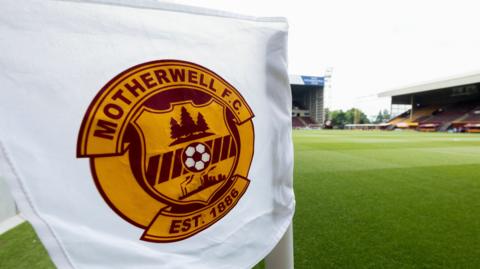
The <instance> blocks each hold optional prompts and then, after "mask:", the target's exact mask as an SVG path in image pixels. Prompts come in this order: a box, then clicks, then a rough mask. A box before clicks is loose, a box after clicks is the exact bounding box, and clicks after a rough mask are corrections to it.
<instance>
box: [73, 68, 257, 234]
mask: <svg viewBox="0 0 480 269" xmlns="http://www.w3.org/2000/svg"><path fill="white" fill-rule="evenodd" d="M253 116H254V115H253V112H252V111H251V109H250V107H249V106H248V104H247V103H246V102H245V100H244V98H243V97H242V96H241V94H240V93H239V92H238V91H237V90H236V89H235V88H234V87H233V86H232V85H230V84H229V83H228V82H226V81H225V80H224V79H222V78H221V77H220V76H218V75H217V74H215V73H214V72H212V71H210V70H208V69H206V68H205V67H202V66H200V65H197V64H194V63H190V62H184V61H177V60H160V61H153V62H148V63H144V64H140V65H137V66H134V67H132V68H130V69H128V70H126V71H124V72H123V73H121V74H119V75H117V76H116V77H115V78H113V79H112V80H110V81H109V82H108V83H107V84H106V85H105V86H104V87H103V88H102V89H101V90H100V92H99V93H98V94H97V96H96V97H95V99H94V100H93V101H92V102H91V104H90V106H89V108H88V110H87V112H86V114H85V116H84V119H83V122H82V125H81V129H80V133H79V137H78V143H77V157H79V158H89V159H90V169H91V172H92V175H93V179H94V181H95V184H96V186H97V189H98V191H99V192H100V194H101V195H102V197H103V199H104V200H105V201H106V203H107V204H108V205H109V206H110V208H112V209H113V210H114V211H115V212H116V213H117V214H118V215H119V216H121V217H122V218H123V219H125V220H126V221H128V222H129V223H131V224H133V225H135V226H137V227H140V228H142V229H144V230H145V231H144V233H143V235H142V237H141V240H145V241H151V242H175V241H179V240H184V239H186V238H189V237H191V236H193V235H195V234H197V233H199V232H201V231H203V230H205V229H207V228H209V227H210V226H212V225H213V224H214V223H215V222H217V221H219V220H220V219H221V218H223V217H224V216H225V215H226V214H228V213H229V212H230V211H231V210H232V209H233V208H234V207H235V205H236V204H237V203H238V201H239V200H240V199H241V198H242V195H243V194H244V193H245V191H246V190H247V188H248V185H249V182H250V181H249V180H248V179H247V176H248V171H249V168H250V164H251V161H252V158H253V145H254V129H253V124H252V118H253Z"/></svg>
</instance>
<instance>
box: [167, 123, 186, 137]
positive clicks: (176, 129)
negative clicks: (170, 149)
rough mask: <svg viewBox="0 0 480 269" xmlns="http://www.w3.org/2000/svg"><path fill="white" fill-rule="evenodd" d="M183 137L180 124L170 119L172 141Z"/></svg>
mask: <svg viewBox="0 0 480 269" xmlns="http://www.w3.org/2000/svg"><path fill="white" fill-rule="evenodd" d="M182 135H183V130H182V127H181V126H180V125H179V124H178V122H177V121H176V120H175V119H174V118H171V119H170V137H171V138H172V139H177V138H179V137H181V136H182Z"/></svg>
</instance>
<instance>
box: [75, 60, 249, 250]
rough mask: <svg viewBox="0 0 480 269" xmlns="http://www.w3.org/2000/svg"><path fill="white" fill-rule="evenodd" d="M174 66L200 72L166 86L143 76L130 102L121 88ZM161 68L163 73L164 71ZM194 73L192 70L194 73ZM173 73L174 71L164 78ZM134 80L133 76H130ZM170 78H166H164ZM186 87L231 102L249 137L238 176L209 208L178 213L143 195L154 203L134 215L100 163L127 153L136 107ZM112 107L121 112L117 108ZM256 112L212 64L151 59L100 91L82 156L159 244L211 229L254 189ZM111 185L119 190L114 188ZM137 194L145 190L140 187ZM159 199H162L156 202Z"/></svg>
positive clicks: (85, 128)
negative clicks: (128, 130)
mask: <svg viewBox="0 0 480 269" xmlns="http://www.w3.org/2000/svg"><path fill="white" fill-rule="evenodd" d="M155 68H158V69H155ZM168 68H172V69H173V68H180V69H182V68H184V69H185V70H191V73H196V75H197V77H196V79H195V80H193V79H191V76H188V77H187V76H184V78H183V79H182V80H176V81H173V79H172V77H171V78H170V82H169V83H165V85H161V84H162V83H161V82H162V80H161V79H160V80H158V79H157V81H156V82H157V85H156V86H152V87H148V86H149V84H148V83H149V79H147V80H141V79H139V78H138V76H137V77H136V78H137V81H136V82H139V81H140V82H143V85H142V86H143V91H138V95H137V96H134V98H133V99H134V100H135V101H133V100H128V101H129V102H130V103H129V104H127V103H128V102H126V101H125V100H126V97H125V95H122V94H121V93H120V95H118V92H119V91H120V92H121V91H122V89H123V90H125V85H126V83H128V82H132V81H133V82H135V81H134V79H135V75H138V73H139V72H144V73H145V74H146V73H148V72H155V70H156V71H158V72H160V71H162V70H163V71H165V72H167V70H168ZM186 72H188V71H186ZM160 73H161V74H163V72H160ZM151 74H153V73H151ZM188 74H189V75H190V73H188ZM157 75H158V74H157ZM152 76H153V75H152ZM198 76H200V77H201V78H203V79H204V80H203V83H202V81H199V78H198ZM167 77H168V76H166V77H164V78H167ZM157 78H158V77H157ZM129 79H131V80H130V81H129ZM165 81H166V80H164V81H163V82H165ZM150 82H151V81H150ZM121 83H124V84H121ZM140 84H142V83H140ZM199 84H200V85H199ZM119 85H120V86H119ZM130 85H131V84H130ZM133 85H135V83H133ZM150 85H152V84H150ZM137 86H138V85H137ZM185 86H189V87H192V88H194V89H197V90H200V91H203V92H205V93H208V94H209V95H211V96H212V98H214V99H216V100H218V101H219V102H223V104H224V105H225V106H228V107H229V108H230V109H231V110H232V111H233V112H234V113H233V114H234V115H233V116H234V117H235V118H234V122H235V124H237V126H238V127H239V128H240V139H243V140H242V143H241V144H242V146H241V148H239V149H238V150H239V151H240V154H239V162H240V164H241V165H240V166H241V167H239V168H237V170H236V171H235V173H234V174H233V175H232V177H231V178H230V179H229V180H232V184H231V186H230V187H229V188H228V189H227V190H225V191H224V192H223V193H221V196H219V197H218V199H216V200H215V201H214V202H212V203H211V204H208V205H206V206H205V207H204V208H200V209H195V210H194V211H192V212H189V213H188V214H185V213H175V212H174V210H172V208H171V207H170V206H169V205H166V204H162V203H161V202H159V201H157V200H155V199H149V198H147V197H142V199H143V200H144V201H148V202H149V205H150V206H149V208H148V213H145V212H142V214H144V215H143V216H135V217H132V216H131V215H129V214H132V213H131V212H127V213H126V212H125V210H124V209H120V208H119V206H118V204H117V203H118V201H116V200H115V199H114V198H112V197H113V196H116V195H117V194H116V193H118V192H119V190H118V189H116V188H117V187H112V185H111V184H110V183H109V181H111V179H108V176H105V173H104V172H102V173H99V171H98V169H99V165H100V164H102V163H103V162H105V160H108V159H109V158H111V159H113V158H121V156H122V154H125V152H126V151H127V148H124V145H123V144H122V141H121V140H122V139H123V136H124V135H125V133H124V131H125V129H126V126H127V125H128V124H129V120H131V119H132V117H133V116H134V115H135V112H136V111H138V110H139V109H140V108H141V107H142V105H143V104H144V103H145V102H146V100H148V98H150V97H152V96H154V95H155V94H157V93H158V92H159V91H161V90H162V89H172V88H175V87H185ZM122 87H123V88H122ZM147 88H148V89H147ZM114 91H116V93H117V96H116V98H115V93H113V95H112V92H114ZM130 93H131V94H133V95H135V93H137V91H130ZM112 96H113V97H112ZM121 97H123V98H124V99H122V98H121ZM137 98H138V99H137ZM112 99H113V100H115V102H112ZM122 100H123V103H124V105H125V104H127V105H125V106H124V108H123V109H121V110H120V109H119V108H118V107H120V105H119V103H121V101H122ZM109 104H110V106H109ZM132 104H133V105H132ZM115 106H118V107H115ZM132 107H133V108H132ZM120 108H121V107H120ZM112 111H116V112H115V113H113V112H112ZM129 116H130V118H129ZM109 117H110V118H109ZM253 117H254V114H253V112H252V111H251V109H250V107H249V106H248V104H247V103H246V101H245V100H244V98H243V97H242V95H241V94H240V92H238V90H236V89H235V87H233V86H232V85H231V84H229V83H228V82H227V81H225V80H224V79H223V78H221V77H220V76H219V75H217V74H216V73H215V72H213V71H211V70H209V69H208V68H205V67H203V66H201V65H198V64H195V63H191V62H187V61H181V60H157V61H151V62H146V63H142V64H139V65H136V66H133V67H131V68H129V69H127V70H125V71H123V72H122V73H120V74H118V75H117V76H115V77H114V78H113V79H111V80H110V81H109V82H108V83H107V84H106V85H105V86H104V87H103V88H102V89H101V90H100V91H99V92H98V94H97V95H96V96H95V98H94V99H93V101H92V102H91V103H90V105H89V107H88V109H87V111H86V113H85V115H84V118H83V121H82V124H81V128H80V132H79V135H78V141H77V158H90V170H91V173H92V176H93V179H94V181H95V184H96V186H97V190H98V191H99V192H100V194H101V196H102V197H103V199H104V200H105V202H106V203H107V204H108V205H109V207H110V208H111V209H112V210H114V212H116V213H117V214H118V215H119V216H120V217H122V218H123V219H125V220H126V221H128V222H129V223H131V224H133V225H135V226H137V227H139V228H142V229H145V232H144V233H143V235H142V236H141V238H140V239H141V240H144V241H150V242H157V243H160V242H162V243H165V242H176V241H181V240H184V239H186V238H189V237H191V236H193V235H195V234H197V233H199V232H201V231H203V230H205V229H207V228H208V227H210V226H211V225H213V224H214V223H216V222H217V221H219V220H220V219H221V218H223V217H224V216H225V215H226V214H228V212H229V211H230V210H231V209H233V208H234V207H235V205H236V204H237V202H238V201H239V200H240V198H241V197H242V195H243V194H244V193H245V191H246V189H247V188H248V185H249V183H250V181H249V180H248V179H247V175H248V171H249V169H250V165H251V161H252V159H253V154H254V152H253V144H254V136H255V135H254V128H253V123H252V120H251V119H252V118H253ZM242 153H243V154H242ZM132 180H134V179H132ZM106 183H107V184H106ZM107 186H110V187H112V189H116V190H115V191H114V192H112V190H110V189H109V187H107ZM112 193H113V194H112ZM145 194H146V195H148V196H150V198H153V197H151V195H150V194H148V193H147V192H145ZM135 195H139V194H138V192H137V193H136V194H135ZM117 200H118V199H117ZM153 202H155V203H157V204H156V205H153V204H152V203H153ZM227 203H228V205H227ZM154 212H156V213H154ZM146 215H148V216H146Z"/></svg>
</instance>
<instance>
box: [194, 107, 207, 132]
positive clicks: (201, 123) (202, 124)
mask: <svg viewBox="0 0 480 269" xmlns="http://www.w3.org/2000/svg"><path fill="white" fill-rule="evenodd" d="M207 130H208V125H207V122H206V121H205V118H203V115H202V113H200V112H199V113H198V115H197V131H199V132H202V133H205V132H206V131H207Z"/></svg>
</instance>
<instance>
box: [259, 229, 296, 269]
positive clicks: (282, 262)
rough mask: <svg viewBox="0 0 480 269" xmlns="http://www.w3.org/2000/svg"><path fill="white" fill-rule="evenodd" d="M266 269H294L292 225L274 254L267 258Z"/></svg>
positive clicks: (273, 251) (271, 253) (274, 250)
mask: <svg viewBox="0 0 480 269" xmlns="http://www.w3.org/2000/svg"><path fill="white" fill-rule="evenodd" d="M265 269H294V268H293V230H292V224H290V226H289V227H288V229H287V231H286V232H285V234H284V235H283V237H282V239H280V242H278V244H277V245H276V246H275V248H274V249H273V250H272V252H270V254H268V255H267V257H265Z"/></svg>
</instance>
